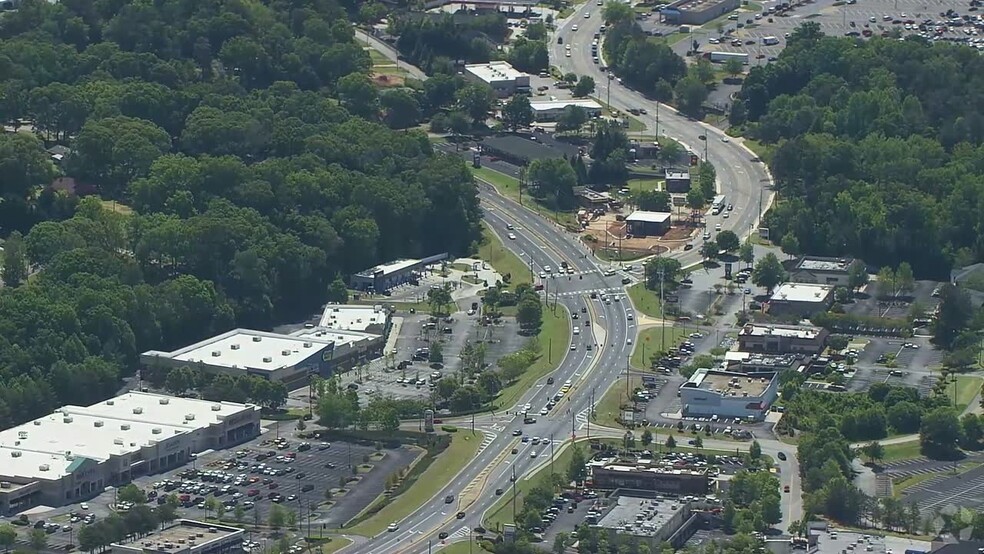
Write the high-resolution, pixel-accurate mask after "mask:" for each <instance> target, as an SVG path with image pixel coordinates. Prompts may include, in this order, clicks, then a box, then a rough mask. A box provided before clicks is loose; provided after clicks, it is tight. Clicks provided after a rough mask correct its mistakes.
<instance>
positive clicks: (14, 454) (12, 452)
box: [10, 450, 23, 458]
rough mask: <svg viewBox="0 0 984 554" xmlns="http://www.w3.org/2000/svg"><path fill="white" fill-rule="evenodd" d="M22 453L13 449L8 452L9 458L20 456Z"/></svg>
mask: <svg viewBox="0 0 984 554" xmlns="http://www.w3.org/2000/svg"><path fill="white" fill-rule="evenodd" d="M22 455H23V453H22V452H21V451H20V450H13V451H11V452H10V457H11V458H20V457H21V456H22Z"/></svg>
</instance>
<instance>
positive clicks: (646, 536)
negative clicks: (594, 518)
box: [595, 495, 693, 546]
mask: <svg viewBox="0 0 984 554" xmlns="http://www.w3.org/2000/svg"><path fill="white" fill-rule="evenodd" d="M609 500H611V501H612V504H611V505H609V506H608V509H607V510H606V512H605V513H604V515H602V517H601V518H600V519H598V523H597V524H596V525H595V526H596V527H599V528H602V529H607V530H609V532H610V533H611V534H612V535H615V534H617V533H621V534H625V535H632V536H635V537H638V538H640V539H641V540H644V541H647V542H649V543H650V544H652V545H653V546H656V545H658V544H659V543H666V542H671V541H670V539H671V538H672V537H673V536H674V535H676V534H677V533H678V531H679V530H680V529H681V528H683V527H684V523H686V522H687V521H688V520H689V519H690V518H691V517H692V516H693V511H692V509H691V504H690V502H682V501H680V500H678V499H675V498H659V497H657V498H646V497H642V496H635V495H632V496H628V495H618V496H617V497H615V498H609ZM691 534H692V533H691ZM689 536H690V534H688V535H687V537H688V538H689ZM681 538H682V537H681ZM685 540H686V539H685V538H684V539H683V540H682V541H680V542H684V541H685ZM674 546H677V545H674Z"/></svg>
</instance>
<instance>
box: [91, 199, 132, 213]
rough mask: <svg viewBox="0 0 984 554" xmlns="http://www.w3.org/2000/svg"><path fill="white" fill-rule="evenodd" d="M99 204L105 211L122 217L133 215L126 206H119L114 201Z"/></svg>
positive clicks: (104, 201)
mask: <svg viewBox="0 0 984 554" xmlns="http://www.w3.org/2000/svg"><path fill="white" fill-rule="evenodd" d="M99 203H100V204H102V207H103V209H105V210H107V211H110V212H116V213H118V214H122V215H133V208H131V207H130V206H127V205H126V204H120V203H119V202H117V201H115V200H100V201H99Z"/></svg>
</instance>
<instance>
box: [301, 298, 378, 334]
mask: <svg viewBox="0 0 984 554" xmlns="http://www.w3.org/2000/svg"><path fill="white" fill-rule="evenodd" d="M388 315H389V314H388V313H387V311H386V309H385V308H383V307H382V306H381V305H378V304H377V305H375V306H362V305H358V304H328V305H327V306H325V311H324V313H323V314H322V315H321V323H319V324H318V326H319V327H323V328H325V329H336V330H341V331H361V332H365V331H366V330H367V329H369V327H371V326H375V325H385V324H386V318H387V317H388Z"/></svg>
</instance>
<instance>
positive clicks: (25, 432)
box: [17, 431, 27, 439]
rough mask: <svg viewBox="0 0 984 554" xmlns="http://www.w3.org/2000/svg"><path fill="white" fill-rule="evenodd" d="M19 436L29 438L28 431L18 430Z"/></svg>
mask: <svg viewBox="0 0 984 554" xmlns="http://www.w3.org/2000/svg"><path fill="white" fill-rule="evenodd" d="M17 438H20V439H26V438H27V431H18V432H17Z"/></svg>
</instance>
